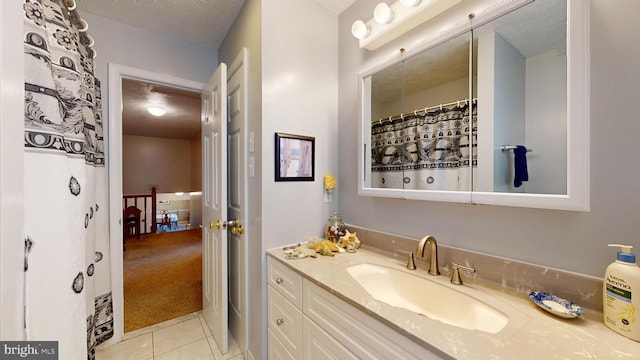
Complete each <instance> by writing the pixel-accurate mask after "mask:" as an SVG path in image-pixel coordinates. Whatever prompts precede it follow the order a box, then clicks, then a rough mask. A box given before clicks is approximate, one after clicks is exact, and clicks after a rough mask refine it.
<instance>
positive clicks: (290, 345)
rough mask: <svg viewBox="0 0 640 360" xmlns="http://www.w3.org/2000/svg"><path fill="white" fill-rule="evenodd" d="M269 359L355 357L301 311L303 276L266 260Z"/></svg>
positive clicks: (315, 359)
mask: <svg viewBox="0 0 640 360" xmlns="http://www.w3.org/2000/svg"><path fill="white" fill-rule="evenodd" d="M267 267H268V270H267V273H268V274H269V279H268V286H267V287H268V296H269V300H268V319H269V329H268V338H269V351H268V354H269V359H271V360H279V359H291V360H298V359H314V360H320V359H357V357H355V356H354V355H353V354H351V353H350V352H349V350H347V349H346V348H345V347H344V346H342V345H341V344H340V343H338V342H337V341H336V340H335V339H333V338H332V337H331V336H330V335H329V334H327V333H326V332H325V331H324V330H322V328H320V327H319V326H318V325H316V324H314V323H313V321H311V320H309V319H308V318H307V317H306V316H304V315H303V313H302V302H303V293H302V289H303V278H302V276H301V275H300V274H298V273H296V272H295V271H293V270H291V269H289V268H288V267H287V266H285V265H283V264H281V263H280V262H278V261H275V260H272V259H269V262H268V265H267Z"/></svg>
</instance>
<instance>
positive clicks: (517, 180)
mask: <svg viewBox="0 0 640 360" xmlns="http://www.w3.org/2000/svg"><path fill="white" fill-rule="evenodd" d="M513 162H514V164H515V170H516V171H515V176H514V178H513V186H515V187H520V186H521V185H522V182H523V181H528V180H529V173H528V172H527V148H526V147H524V146H522V145H518V146H517V147H516V148H515V149H513Z"/></svg>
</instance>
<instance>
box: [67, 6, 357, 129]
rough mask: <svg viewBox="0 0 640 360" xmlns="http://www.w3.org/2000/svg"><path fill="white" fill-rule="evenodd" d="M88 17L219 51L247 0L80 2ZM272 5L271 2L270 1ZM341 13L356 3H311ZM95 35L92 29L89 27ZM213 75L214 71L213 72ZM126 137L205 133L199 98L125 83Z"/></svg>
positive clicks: (123, 85)
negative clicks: (155, 111) (157, 106)
mask: <svg viewBox="0 0 640 360" xmlns="http://www.w3.org/2000/svg"><path fill="white" fill-rule="evenodd" d="M76 1H77V4H78V10H80V13H82V12H85V11H86V12H89V13H92V14H95V15H98V16H101V17H104V18H107V19H111V20H114V21H117V22H120V23H123V24H128V25H131V26H135V27H138V28H141V29H145V30H149V31H152V32H154V33H158V34H161V35H164V36H167V37H171V38H174V39H177V40H182V41H186V42H190V43H193V44H195V45H198V46H201V47H204V48H210V49H214V50H217V49H218V48H219V47H220V44H221V43H222V41H223V40H224V38H225V36H226V35H227V32H228V31H229V29H230V28H231V25H232V24H233V22H234V20H235V18H236V16H237V15H238V13H239V11H240V9H241V8H242V5H243V4H244V0H76ZM265 1H270V0H265ZM311 1H313V2H314V3H316V4H318V5H320V6H322V7H324V8H326V9H327V10H329V11H330V12H332V13H335V14H340V13H341V12H342V11H343V10H345V9H346V8H347V7H349V6H350V5H351V4H353V3H354V2H355V0H311ZM89 33H91V24H89ZM212 70H213V69H212ZM122 95H123V113H122V127H123V132H124V133H125V134H128V135H138V136H152V137H165V138H180V139H191V138H193V137H194V136H198V134H199V131H200V94H199V93H192V92H188V91H184V90H179V89H172V88H170V87H166V86H159V85H154V84H148V83H144V82H140V81H134V80H126V79H125V80H123V83H122ZM152 102H161V103H164V104H165V108H166V109H167V114H166V115H165V116H162V117H154V116H151V115H150V114H149V113H148V112H147V110H146V107H147V104H148V103H152Z"/></svg>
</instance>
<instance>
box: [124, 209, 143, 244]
mask: <svg viewBox="0 0 640 360" xmlns="http://www.w3.org/2000/svg"><path fill="white" fill-rule="evenodd" d="M122 229H123V231H124V237H123V241H124V238H126V237H127V236H131V235H132V234H135V235H136V238H137V239H140V209H138V208H137V207H135V206H129V207H127V208H125V209H124V210H122Z"/></svg>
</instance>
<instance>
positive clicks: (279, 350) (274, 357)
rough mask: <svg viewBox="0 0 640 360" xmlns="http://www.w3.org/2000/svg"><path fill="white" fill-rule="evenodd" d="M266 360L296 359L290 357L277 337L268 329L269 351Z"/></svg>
mask: <svg viewBox="0 0 640 360" xmlns="http://www.w3.org/2000/svg"><path fill="white" fill-rule="evenodd" d="M268 354H269V355H268V357H267V358H268V359H269V360H296V358H295V357H294V356H293V355H291V353H290V352H289V351H288V350H287V348H286V347H285V346H284V345H282V343H281V342H280V340H278V337H277V336H276V335H275V334H274V333H273V331H271V329H269V349H268Z"/></svg>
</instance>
